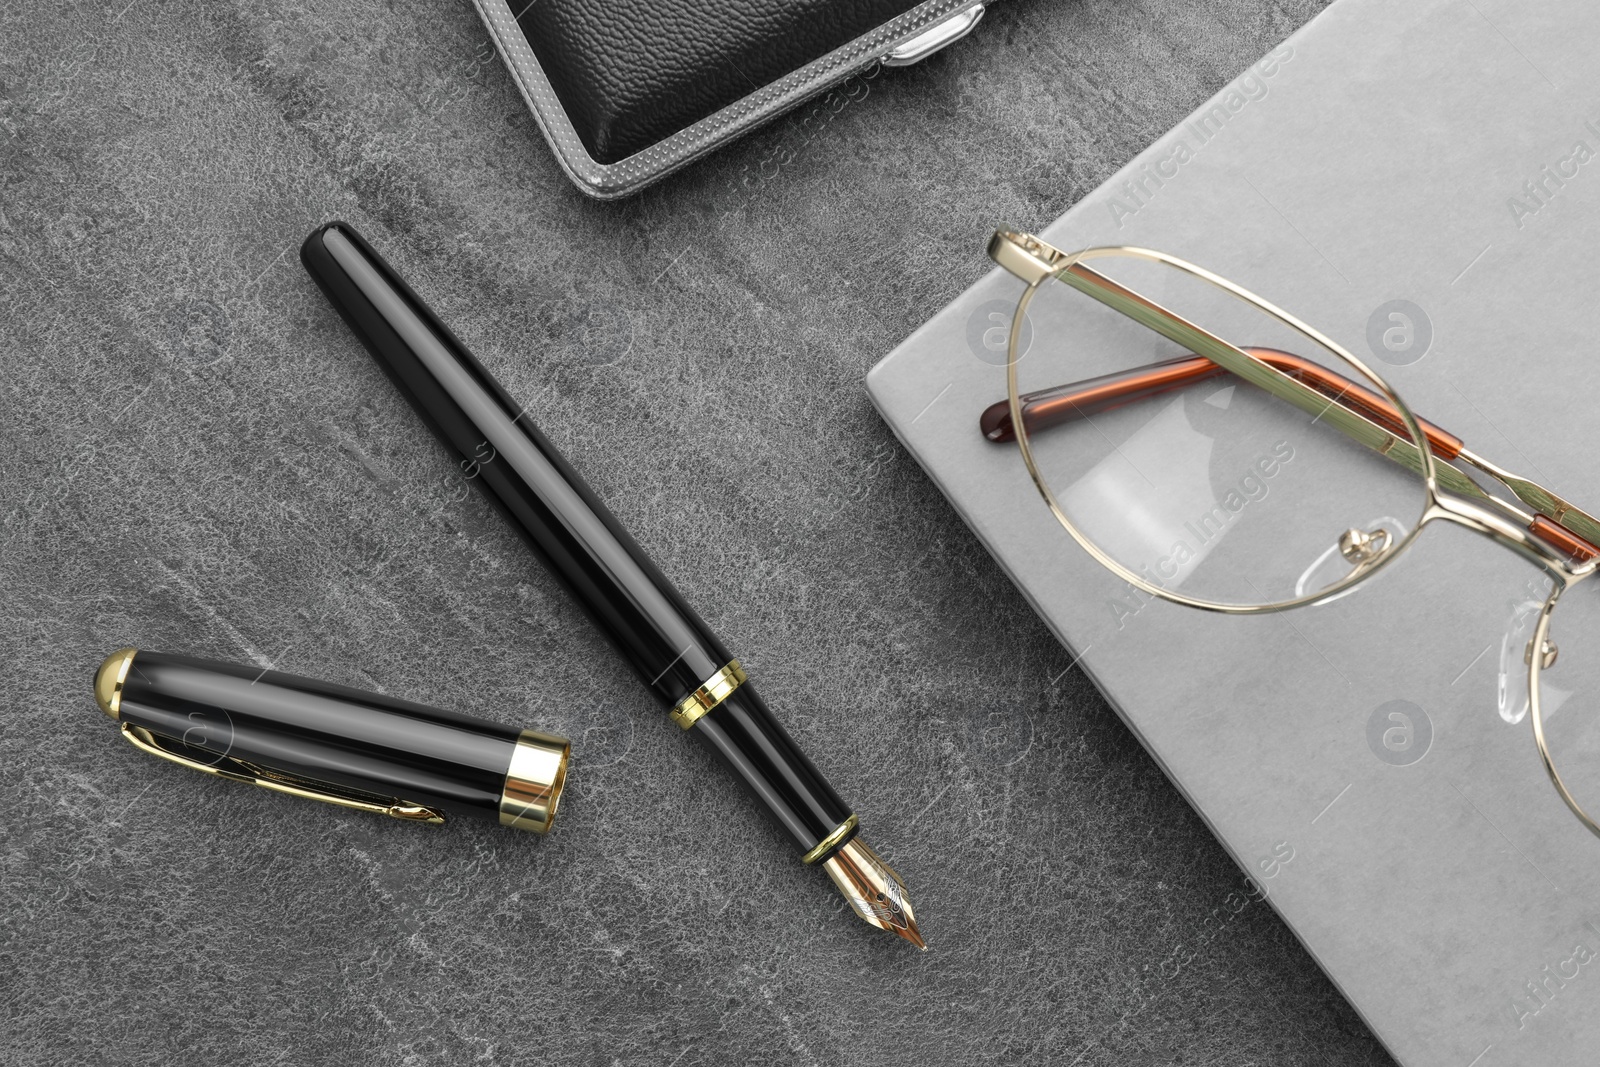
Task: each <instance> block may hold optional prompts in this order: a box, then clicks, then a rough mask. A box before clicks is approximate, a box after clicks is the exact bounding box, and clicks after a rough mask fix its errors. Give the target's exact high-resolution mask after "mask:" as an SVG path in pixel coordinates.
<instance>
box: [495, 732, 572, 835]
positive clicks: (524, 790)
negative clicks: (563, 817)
mask: <svg viewBox="0 0 1600 1067" xmlns="http://www.w3.org/2000/svg"><path fill="white" fill-rule="evenodd" d="M571 755H572V743H571V742H570V741H568V740H567V739H566V738H565V737H558V736H556V735H555V734H547V733H544V732H543V731H541V730H524V731H522V734H521V735H520V736H519V737H518V738H517V747H516V748H515V749H513V750H512V752H511V766H510V767H509V768H507V770H506V781H505V787H504V789H502V790H501V793H500V825H501V826H514V827H516V828H517V829H518V830H532V831H533V832H534V833H536V834H547V833H549V832H550V824H551V823H553V822H554V821H555V818H556V805H557V804H558V803H560V801H561V788H562V786H564V785H566V784H567V760H568V759H569V758H570V757H571Z"/></svg>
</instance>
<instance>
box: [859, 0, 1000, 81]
mask: <svg viewBox="0 0 1600 1067" xmlns="http://www.w3.org/2000/svg"><path fill="white" fill-rule="evenodd" d="M981 18H983V4H973V5H972V6H971V7H969V8H967V9H966V10H964V11H958V12H957V13H956V14H954V15H951V16H950V17H949V18H947V19H945V20H944V21H943V22H940V23H938V24H936V25H933V26H929V27H928V28H927V29H925V30H923V31H922V32H921V33H919V34H917V35H916V36H915V37H913V38H911V40H909V41H906V42H905V43H904V44H900V45H896V46H895V47H894V48H891V49H890V50H889V52H888V54H887V55H885V56H884V57H883V65H884V66H886V67H909V66H911V65H912V64H913V63H921V62H922V61H923V60H924V59H927V58H928V57H929V56H931V55H933V54H934V53H935V52H937V51H939V49H941V48H948V47H949V46H950V45H953V44H955V43H956V42H957V41H959V40H961V38H963V37H965V36H966V35H967V34H969V33H971V32H972V30H973V28H974V27H976V26H977V25H978V20H979V19H981Z"/></svg>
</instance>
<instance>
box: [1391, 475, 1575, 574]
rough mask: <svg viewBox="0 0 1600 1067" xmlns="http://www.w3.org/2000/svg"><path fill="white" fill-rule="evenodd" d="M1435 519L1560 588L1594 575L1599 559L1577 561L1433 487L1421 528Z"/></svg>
mask: <svg viewBox="0 0 1600 1067" xmlns="http://www.w3.org/2000/svg"><path fill="white" fill-rule="evenodd" d="M1435 519H1442V520H1444V521H1446V522H1453V523H1456V524H1457V525H1459V526H1465V527H1466V528H1467V529H1469V530H1472V531H1474V532H1476V533H1479V534H1482V535H1483V536H1485V537H1488V538H1490V539H1491V540H1493V541H1496V542H1498V543H1499V544H1501V545H1503V546H1505V547H1506V548H1509V549H1511V550H1512V551H1513V552H1515V553H1517V554H1518V555H1519V556H1522V557H1523V558H1524V559H1527V560H1529V561H1530V562H1532V563H1534V564H1536V565H1538V566H1539V567H1541V568H1543V569H1544V570H1545V571H1546V572H1547V573H1548V574H1549V575H1550V576H1551V577H1552V578H1553V579H1555V581H1556V582H1557V584H1559V585H1560V586H1562V587H1566V586H1569V585H1571V584H1573V583H1574V582H1577V581H1581V580H1582V579H1584V578H1587V577H1589V576H1590V575H1592V574H1593V573H1594V572H1595V569H1596V565H1597V564H1600V559H1593V560H1587V561H1579V560H1576V559H1573V558H1572V557H1571V556H1568V555H1567V554H1566V553H1565V552H1563V551H1561V550H1560V549H1559V548H1557V547H1556V546H1554V545H1552V544H1550V543H1549V542H1548V541H1546V540H1544V539H1543V538H1541V537H1538V536H1535V535H1534V533H1533V532H1532V531H1531V530H1529V529H1527V528H1526V527H1524V526H1522V525H1520V524H1519V523H1517V522H1515V521H1513V520H1512V519H1510V518H1509V517H1507V516H1505V515H1503V514H1501V513H1500V512H1499V511H1497V510H1495V509H1494V508H1493V507H1490V506H1487V505H1485V504H1480V503H1479V502H1477V501H1476V500H1469V499H1467V498H1466V497H1463V496H1457V495H1456V494H1454V493H1450V492H1446V491H1443V490H1440V489H1438V488H1436V487H1435V488H1433V489H1432V491H1431V492H1430V493H1429V499H1428V506H1427V509H1426V510H1425V511H1424V512H1423V514H1422V523H1421V525H1426V524H1428V523H1429V522H1432V521H1434V520H1435Z"/></svg>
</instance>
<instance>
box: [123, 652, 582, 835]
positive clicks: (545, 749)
mask: <svg viewBox="0 0 1600 1067" xmlns="http://www.w3.org/2000/svg"><path fill="white" fill-rule="evenodd" d="M94 690H95V701H96V703H98V704H99V705H100V710H102V711H104V712H105V713H106V714H107V715H109V716H110V717H111V718H112V719H114V720H116V721H117V722H118V723H120V724H121V727H122V733H123V735H124V736H125V737H126V738H127V739H128V740H129V741H130V742H132V743H133V744H134V745H135V746H136V747H138V748H140V749H142V750H144V751H146V752H149V753H150V754H152V755H156V756H160V757H162V758H164V759H168V760H171V761H173V762H176V763H180V764H183V765H185V766H188V767H190V768H192V769H195V770H199V771H204V772H206V773H208V774H215V775H220V776H222V777H225V778H232V779H235V780H243V781H249V782H254V783H255V784H257V785H261V786H265V787H266V788H269V789H274V790H276V791H278V792H284V793H291V794H294V795H296V796H304V797H309V798H311V799H315V800H323V801H327V802H329V803H333V804H339V805H341V806H344V807H354V808H361V809H363V810H368V811H377V812H380V813H382V814H386V815H391V816H394V817H396V818H401V819H408V820H414V821H419V822H430V823H441V822H444V821H446V819H447V818H451V817H454V816H457V815H463V816H474V817H485V818H494V819H498V820H499V822H501V823H502V824H503V825H506V826H514V827H517V828H518V829H523V830H533V831H535V832H537V833H545V832H547V831H548V830H549V829H550V826H551V824H552V822H553V821H554V819H555V814H556V807H557V805H558V804H559V802H560V799H561V791H562V788H563V787H564V786H565V784H566V778H567V765H568V761H569V758H570V755H571V750H572V746H571V743H570V742H568V741H567V739H566V738H564V737H559V736H557V735H555V734H547V733H542V732H540V731H537V730H518V729H516V728H515V727H511V726H504V725H501V724H500V723H495V722H489V721H487V720H485V719H478V718H474V717H472V716H470V715H463V714H460V713H459V712H453V711H444V710H442V709H439V708H431V707H427V706H425V705H422V704H416V703H412V702H411V701H407V700H399V699H396V698H394V697H390V696H385V695H383V694H380V693H368V692H363V691H361V690H358V689H351V688H348V687H346V686H340V685H334V684H332V683H329V682H320V681H314V680H312V679H309V678H299V677H296V676H294V675H290V674H283V673H281V672H278V671H263V670H261V669H260V668H258V667H252V666H243V665H239V664H230V663H219V662H216V661H212V660H204V659H197V658H194V657H191V656H179V655H172V654H169V653H163V652H150V651H141V650H138V649H132V648H124V649H120V650H119V651H117V652H113V653H112V654H111V655H110V656H108V657H106V660H105V662H104V663H102V664H101V665H100V669H99V670H98V671H97V672H96V673H95V680H94Z"/></svg>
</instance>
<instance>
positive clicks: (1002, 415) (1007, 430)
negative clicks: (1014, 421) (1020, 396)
mask: <svg viewBox="0 0 1600 1067" xmlns="http://www.w3.org/2000/svg"><path fill="white" fill-rule="evenodd" d="M978 428H979V429H980V430H982V431H983V436H984V437H986V438H988V439H989V440H991V441H994V442H996V443H1000V442H1004V441H1010V440H1013V439H1015V437H1016V436H1017V435H1016V432H1015V431H1014V430H1013V429H1012V427H1011V401H1009V400H1002V401H1000V402H999V403H997V404H990V405H989V406H988V407H986V408H984V409H983V414H982V415H979V416H978Z"/></svg>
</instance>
